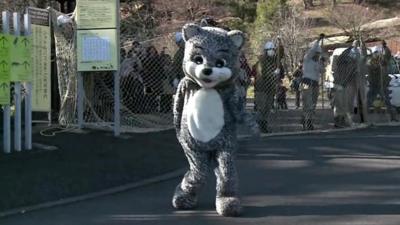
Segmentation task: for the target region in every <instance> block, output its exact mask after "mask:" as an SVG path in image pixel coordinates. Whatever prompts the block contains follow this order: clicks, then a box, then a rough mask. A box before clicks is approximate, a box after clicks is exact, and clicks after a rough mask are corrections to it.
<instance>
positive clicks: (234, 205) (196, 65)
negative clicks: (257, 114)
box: [172, 24, 259, 216]
mask: <svg viewBox="0 0 400 225" xmlns="http://www.w3.org/2000/svg"><path fill="white" fill-rule="evenodd" d="M183 39H184V41H185V53H184V59H183V71H184V73H185V78H183V79H182V80H181V81H180V83H179V85H178V90H177V93H176V95H175V102H174V124H175V128H176V132H177V137H178V140H179V142H180V144H181V145H182V148H183V150H184V153H185V155H186V157H187V159H188V162H189V167H190V169H189V171H188V172H187V173H186V174H185V176H184V178H183V180H182V182H181V183H180V184H179V185H178V186H177V187H176V190H175V193H174V196H173V199H172V205H173V206H174V207H175V208H176V209H192V208H195V207H196V206H197V194H198V192H199V189H200V188H201V186H202V185H203V184H204V183H205V181H206V177H207V174H208V173H209V172H210V169H212V168H215V169H214V171H215V175H216V177H217V187H216V189H217V196H216V210H217V212H218V213H219V214H220V215H223V216H238V215H239V214H240V213H241V205H240V200H239V198H238V178H237V173H236V168H235V162H234V160H235V155H236V149H237V137H236V124H237V123H245V124H246V125H248V126H249V128H250V130H251V131H252V133H253V135H254V136H257V135H259V129H258V126H257V123H256V122H255V120H254V119H253V118H252V117H251V116H250V115H249V114H247V113H246V111H245V109H244V104H243V102H242V101H243V98H240V90H239V88H238V86H237V82H236V79H237V77H238V75H239V72H240V68H239V63H238V56H239V53H240V48H241V47H242V46H243V44H244V36H243V33H242V32H240V31H237V30H235V31H229V32H227V31H225V30H223V29H221V28H216V27H200V26H197V25H195V24H187V25H185V26H184V27H183Z"/></svg>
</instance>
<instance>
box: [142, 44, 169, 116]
mask: <svg viewBox="0 0 400 225" xmlns="http://www.w3.org/2000/svg"><path fill="white" fill-rule="evenodd" d="M142 65H143V76H142V77H143V83H144V86H145V90H144V91H145V94H146V97H147V101H146V102H145V103H146V104H147V107H146V108H147V109H148V112H155V111H157V107H158V102H157V101H158V100H159V98H160V95H161V94H162V92H163V85H162V83H163V80H164V79H165V74H164V68H163V65H162V60H161V58H160V55H159V54H158V52H157V49H156V48H155V47H154V46H149V47H147V48H146V53H145V56H144V57H143V61H142Z"/></svg>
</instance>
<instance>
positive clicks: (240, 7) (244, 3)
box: [219, 0, 257, 22]
mask: <svg viewBox="0 0 400 225" xmlns="http://www.w3.org/2000/svg"><path fill="white" fill-rule="evenodd" d="M219 4H222V2H221V3H219ZM225 4H226V3H225ZM227 4H228V6H229V8H230V10H231V11H232V13H233V15H234V16H236V17H239V18H241V19H242V20H243V21H245V22H254V20H255V18H256V10H257V3H256V2H254V1H249V0H234V1H229V2H228V3H227Z"/></svg>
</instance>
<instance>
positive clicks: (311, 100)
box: [300, 34, 325, 130]
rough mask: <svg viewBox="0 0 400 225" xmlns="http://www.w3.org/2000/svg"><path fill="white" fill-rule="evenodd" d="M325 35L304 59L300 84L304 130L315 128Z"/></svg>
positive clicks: (321, 36)
mask: <svg viewBox="0 0 400 225" xmlns="http://www.w3.org/2000/svg"><path fill="white" fill-rule="evenodd" d="M324 37H325V36H324V35H323V34H321V35H320V37H319V39H318V40H317V41H316V42H315V43H314V44H313V46H312V47H311V48H310V49H309V50H308V51H307V52H306V54H305V56H304V59H303V78H302V79H301V86H300V90H301V95H302V101H303V120H302V124H303V130H313V129H314V121H313V120H314V114H315V109H316V107H317V101H318V95H319V80H320V79H321V74H322V69H323V63H322V60H321V58H322V46H321V45H322V40H323V38H324Z"/></svg>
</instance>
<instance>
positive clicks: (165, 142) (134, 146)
mask: <svg viewBox="0 0 400 225" xmlns="http://www.w3.org/2000/svg"><path fill="white" fill-rule="evenodd" d="M33 140H34V142H39V143H42V144H47V145H54V146H58V147H59V150H56V151H40V150H32V151H30V152H21V153H13V154H10V155H4V154H0V184H1V185H0V211H4V210H7V209H12V208H16V207H21V206H27V205H33V204H37V203H43V202H47V201H53V200H58V199H62V198H66V197H71V196H77V195H82V194H85V193H90V192H94V191H100V190H104V189H107V188H111V187H115V186H118V185H121V184H126V183H129V182H134V181H139V180H143V179H145V178H149V177H153V176H156V175H160V174H163V173H166V172H169V171H173V170H175V169H179V168H181V167H183V166H186V160H185V159H184V155H183V152H182V151H181V147H180V145H179V143H178V142H177V140H176V137H175V133H174V131H172V130H171V131H165V132H159V133H149V134H132V135H130V136H129V137H128V138H124V139H123V138H115V137H113V136H112V133H111V132H99V131H89V132H88V133H85V134H78V133H62V134H58V135H57V136H55V137H43V136H40V135H38V134H35V135H34V137H33Z"/></svg>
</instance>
